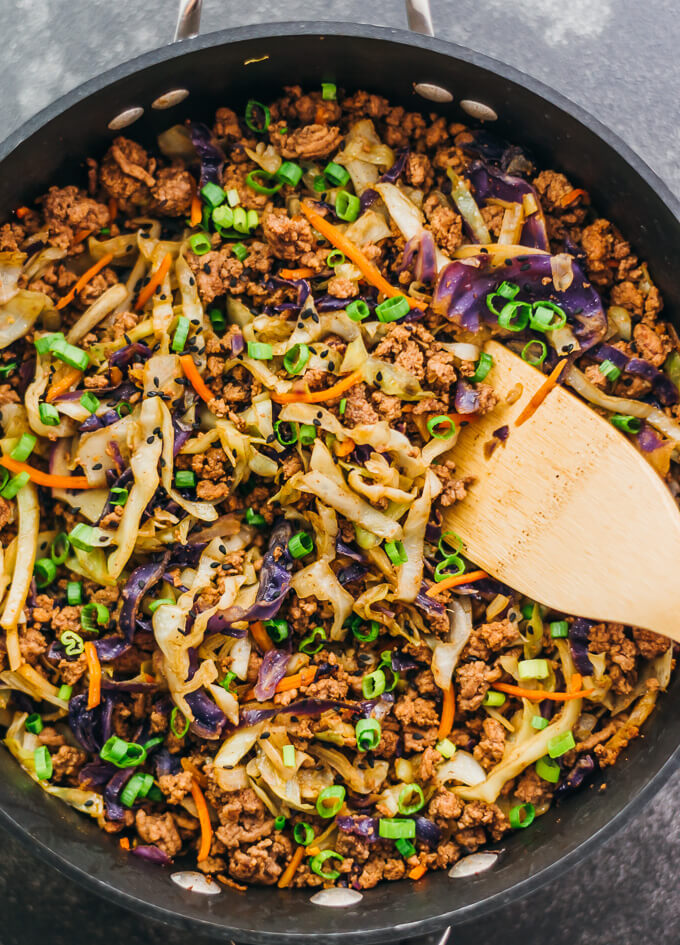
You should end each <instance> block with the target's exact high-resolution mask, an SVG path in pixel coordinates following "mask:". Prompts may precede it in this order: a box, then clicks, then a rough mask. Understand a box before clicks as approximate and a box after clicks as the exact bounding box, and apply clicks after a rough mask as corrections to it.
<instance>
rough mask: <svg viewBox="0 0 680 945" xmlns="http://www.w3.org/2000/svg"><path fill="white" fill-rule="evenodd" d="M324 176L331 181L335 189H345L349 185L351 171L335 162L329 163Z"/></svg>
mask: <svg viewBox="0 0 680 945" xmlns="http://www.w3.org/2000/svg"><path fill="white" fill-rule="evenodd" d="M323 176H324V177H325V178H326V179H327V180H328V181H330V183H331V184H332V185H333V186H334V187H344V186H345V184H347V183H349V171H348V170H347V168H345V167H343V166H342V164H336V162H335V161H329V162H328V164H327V165H326V166H325V168H324V170H323Z"/></svg>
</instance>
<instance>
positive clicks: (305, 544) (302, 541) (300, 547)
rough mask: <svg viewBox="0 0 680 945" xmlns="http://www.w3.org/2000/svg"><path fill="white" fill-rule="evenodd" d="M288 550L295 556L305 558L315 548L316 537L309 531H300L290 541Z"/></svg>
mask: <svg viewBox="0 0 680 945" xmlns="http://www.w3.org/2000/svg"><path fill="white" fill-rule="evenodd" d="M288 550H289V551H290V553H291V554H292V556H293V557H294V558H304V556H305V555H308V554H309V553H310V552H311V551H313V550H314V539H313V538H312V536H311V535H310V534H309V532H298V533H297V534H296V535H293V537H292V538H291V539H290V541H289V542H288Z"/></svg>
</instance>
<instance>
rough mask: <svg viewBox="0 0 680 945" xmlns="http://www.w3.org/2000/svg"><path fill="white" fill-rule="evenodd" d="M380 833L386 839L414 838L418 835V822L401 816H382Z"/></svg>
mask: <svg viewBox="0 0 680 945" xmlns="http://www.w3.org/2000/svg"><path fill="white" fill-rule="evenodd" d="M378 834H379V836H381V837H382V838H383V839H384V840H412V839H413V838H414V837H415V835H416V822H415V820H407V819H402V818H400V817H381V818H380V820H379V821H378Z"/></svg>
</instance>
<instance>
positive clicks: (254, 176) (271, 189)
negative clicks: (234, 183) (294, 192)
mask: <svg viewBox="0 0 680 945" xmlns="http://www.w3.org/2000/svg"><path fill="white" fill-rule="evenodd" d="M258 178H262V179H264V180H270V181H273V184H272V185H271V186H268V185H267V184H262V183H260V180H258ZM246 184H247V185H248V186H249V187H250V189H251V190H254V191H255V193H256V194H275V193H276V192H277V191H279V190H281V188H282V187H283V181H280V180H279V181H277V180H276V175H275V174H270V173H269V172H268V171H265V170H263V169H262V168H261V167H258V168H256V169H255V170H254V171H251V172H250V173H249V174H248V175H247V177H246ZM229 226H231V223H230V224H229Z"/></svg>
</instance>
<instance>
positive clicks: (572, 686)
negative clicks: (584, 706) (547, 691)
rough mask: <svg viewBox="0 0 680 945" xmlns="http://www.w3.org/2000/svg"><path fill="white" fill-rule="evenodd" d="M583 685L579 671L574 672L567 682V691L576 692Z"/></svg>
mask: <svg viewBox="0 0 680 945" xmlns="http://www.w3.org/2000/svg"><path fill="white" fill-rule="evenodd" d="M582 685H583V676H582V675H581V674H580V673H574V674H573V676H572V677H571V682H570V683H569V692H578V691H579V689H580V688H581V686H582Z"/></svg>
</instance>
